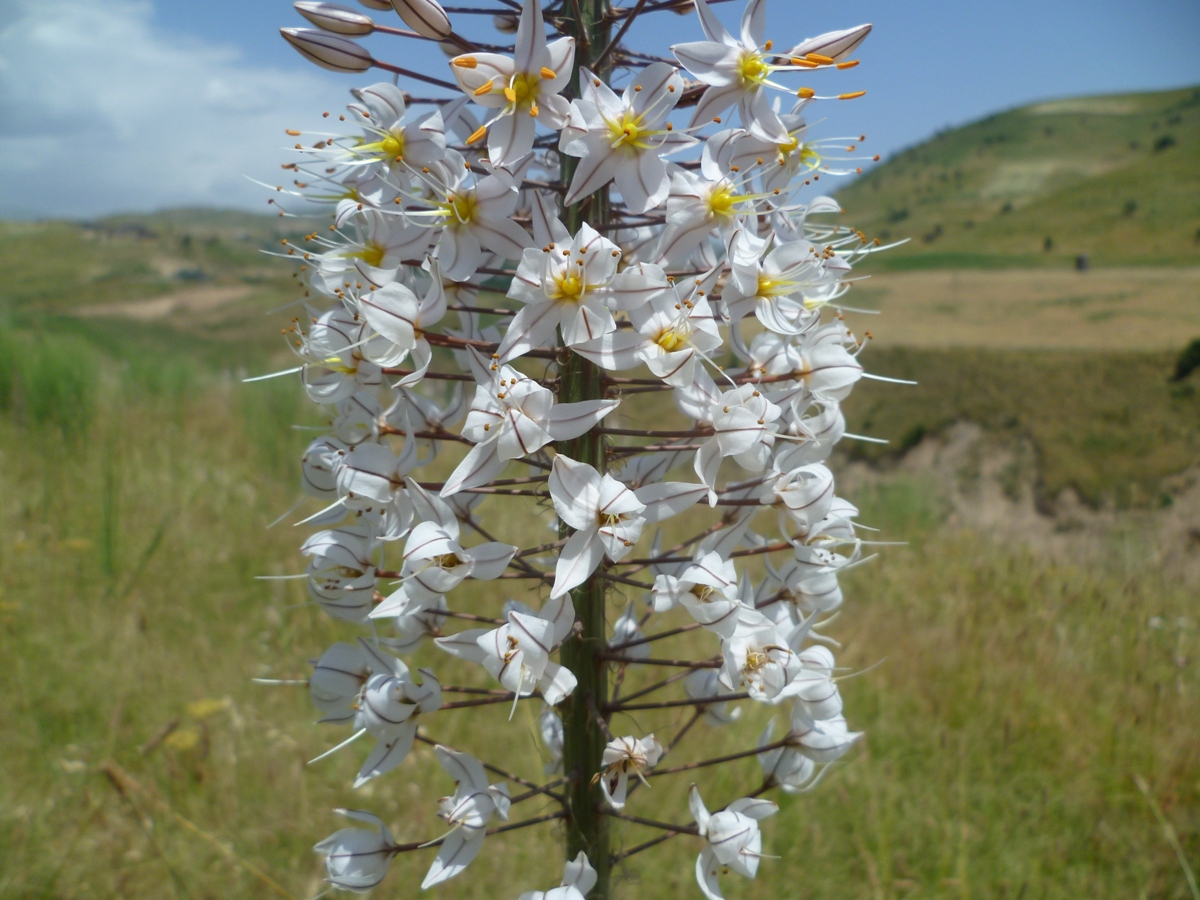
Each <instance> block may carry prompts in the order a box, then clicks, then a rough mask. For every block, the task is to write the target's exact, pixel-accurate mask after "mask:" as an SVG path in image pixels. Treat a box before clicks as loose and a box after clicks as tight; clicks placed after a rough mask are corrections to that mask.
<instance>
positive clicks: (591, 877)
mask: <svg viewBox="0 0 1200 900" xmlns="http://www.w3.org/2000/svg"><path fill="white" fill-rule="evenodd" d="M595 886H596V870H595V869H593V868H592V864H591V863H590V862H588V858H587V854H586V853H584V852H583V851H582V850H580V851H579V853H578V854H577V855H576V856H575V858H574V859H573V860H568V861H567V864H566V866H564V867H563V879H562V884H561V885H560V886H559V887H556V888H551V889H550V890H548V891H526V892H525V893H523V894H522V895H521V896H520V898H519V900H583V898H584V897H585V896H587V893H588V891H590V890H591V889H592V888H594V887H595Z"/></svg>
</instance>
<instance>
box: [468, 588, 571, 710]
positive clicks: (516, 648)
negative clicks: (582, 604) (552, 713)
mask: <svg viewBox="0 0 1200 900" xmlns="http://www.w3.org/2000/svg"><path fill="white" fill-rule="evenodd" d="M507 619H508V622H507V623H506V624H504V625H501V626H500V627H499V628H496V629H494V630H492V631H487V632H483V633H482V634H479V635H478V637H477V638H476V639H475V643H476V644H477V645H478V646H479V650H480V655H479V656H477V657H474V658H475V659H477V661H478V662H480V663H482V664H483V667H484V668H485V669H487V670H488V672H490V673H491V674H492V676H493V677H494V678H495V679H496V680H497V681H499V682H500V684H501V685H503V686H504V687H506V688H508V689H509V690H510V691H512V692H513V694H514V695H515V696H514V698H513V708H514V709H515V708H516V699H517V698H518V697H528V696H529V695H530V694H532V693H533V692H534V691H535V690H539V691H541V692H542V698H543V699H544V700H545V701H546V702H547V703H548V704H550V705H551V706H555V705H557V704H558V703H559V701H561V700H562V699H563V698H564V697H567V696H569V695H570V694H571V692H572V691H573V690H575V684H576V680H575V675H574V674H573V673H572V672H571V670H570V669H567V668H564V667H563V666H560V665H558V664H557V663H553V662H551V661H550V654H551V653H552V652H553V651H554V648H555V647H557V646H558V645H559V644H561V643H562V642H563V641H564V640H565V639H566V637H567V636H568V635H569V634H570V633H571V630H572V629H573V628H574V627H575V607H574V606H573V605H572V603H571V598H570V597H559V598H558V599H551V600H547V601H546V605H545V606H543V607H542V610H541V612H538V613H534V612H532V611H529V612H518V611H516V610H509V612H508V614H507ZM460 638H461V636H460Z"/></svg>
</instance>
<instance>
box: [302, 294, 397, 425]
mask: <svg viewBox="0 0 1200 900" xmlns="http://www.w3.org/2000/svg"><path fill="white" fill-rule="evenodd" d="M362 334H363V326H362V323H361V322H358V321H356V320H355V318H354V314H353V313H352V312H350V311H349V310H347V309H345V308H344V307H341V306H339V307H337V308H336V309H331V310H329V311H328V312H324V313H322V314H321V315H320V316H318V317H317V320H316V321H315V322H313V323H312V326H311V327H310V328H309V330H308V333H307V334H306V335H304V338H303V340H302V341H301V346H300V347H299V348H298V350H297V351H296V352H297V354H298V355H299V356H300V357H301V358H302V359H304V360H305V366H304V372H303V376H302V379H303V382H304V390H305V391H306V392H307V393H308V396H309V399H311V400H313V401H314V402H316V403H329V404H336V403H341V402H342V401H343V400H347V399H349V398H350V397H351V396H352V395H353V394H354V393H355V392H356V391H358V390H360V389H361V388H364V387H365V388H377V387H379V386H380V385H381V384H383V373H381V372H380V371H379V366H377V365H375V364H374V363H372V362H368V361H367V360H366V359H365V358H364V357H363V355H362V349H361V343H362Z"/></svg>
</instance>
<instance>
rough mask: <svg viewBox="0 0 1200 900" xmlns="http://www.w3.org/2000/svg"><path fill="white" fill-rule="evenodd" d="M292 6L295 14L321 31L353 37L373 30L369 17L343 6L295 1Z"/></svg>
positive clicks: (310, 0) (309, 0) (373, 24)
mask: <svg viewBox="0 0 1200 900" xmlns="http://www.w3.org/2000/svg"><path fill="white" fill-rule="evenodd" d="M292 5H293V6H295V7H296V12H298V13H300V15H302V16H304V18H306V19H308V21H310V22H312V23H313V24H314V25H316V26H317V27H318V28H320V29H321V30H323V31H331V32H333V33H334V34H345V35H349V36H351V37H355V36H358V35H364V34H370V33H371V32H372V31H374V30H375V23H374V22H372V21H371V18H370V16H364V15H363V14H362V13H358V12H355V11H354V10H352V9H348V8H347V7H345V6H338V5H337V4H335V3H320V2H316V0H296V2H295V3H294V4H292Z"/></svg>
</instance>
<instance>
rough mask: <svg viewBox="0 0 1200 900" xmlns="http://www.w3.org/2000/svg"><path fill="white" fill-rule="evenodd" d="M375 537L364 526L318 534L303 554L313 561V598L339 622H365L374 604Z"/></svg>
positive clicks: (310, 589)
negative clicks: (341, 620) (373, 560)
mask: <svg viewBox="0 0 1200 900" xmlns="http://www.w3.org/2000/svg"><path fill="white" fill-rule="evenodd" d="M374 550H375V541H374V538H373V535H372V534H371V533H370V532H369V531H368V530H367V529H366V528H363V527H361V526H351V527H347V528H335V529H332V530H329V531H318V532H317V533H316V534H314V535H312V536H311V537H309V538H308V540H306V541H305V542H304V544H303V545H302V546H301V547H300V552H301V553H302V554H304V555H305V556H307V557H308V558H309V563H308V569H307V570H306V572H305V574H307V575H308V592H309V595H310V596H311V597H312V598H313V599H314V600H316V601H317V603H318V604H319V605H320V607H321V609H323V610H325V612H327V613H329V615H331V616H333V617H334V618H335V619H344V620H346V621H349V622H365V621H366V620H367V616H368V614H369V613H370V611H371V606H372V605H373V604H374V602H375V601H374V597H375V585H376V581H377V579H376V576H375V564H374V562H372V559H371V557H372V554H373V552H374Z"/></svg>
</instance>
